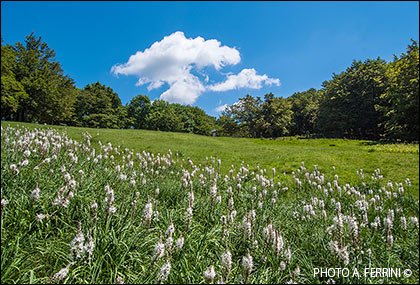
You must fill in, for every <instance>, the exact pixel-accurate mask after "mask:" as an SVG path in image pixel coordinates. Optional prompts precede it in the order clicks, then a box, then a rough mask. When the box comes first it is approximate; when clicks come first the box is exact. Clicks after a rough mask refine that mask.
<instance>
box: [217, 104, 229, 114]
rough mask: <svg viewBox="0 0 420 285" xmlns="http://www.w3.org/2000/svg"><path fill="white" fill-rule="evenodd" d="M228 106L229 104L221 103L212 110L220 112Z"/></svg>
mask: <svg viewBox="0 0 420 285" xmlns="http://www.w3.org/2000/svg"><path fill="white" fill-rule="evenodd" d="M228 107H229V105H228V104H224V105H221V106H217V107H216V108H215V109H214V111H215V112H216V113H221V112H223V111H224V110H226V108H228Z"/></svg>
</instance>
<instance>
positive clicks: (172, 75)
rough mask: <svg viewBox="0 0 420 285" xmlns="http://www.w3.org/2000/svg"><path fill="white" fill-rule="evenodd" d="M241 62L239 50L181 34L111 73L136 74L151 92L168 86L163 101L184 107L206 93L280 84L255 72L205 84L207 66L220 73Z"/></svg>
mask: <svg viewBox="0 0 420 285" xmlns="http://www.w3.org/2000/svg"><path fill="white" fill-rule="evenodd" d="M240 61H241V57H240V54H239V51H238V50H237V49H236V48H232V47H228V46H222V45H221V43H220V42H219V41H218V40H215V39H210V40H204V39H203V38H202V37H196V38H194V39H192V38H186V37H185V35H184V33H183V32H179V31H178V32H175V33H173V34H171V35H169V36H166V37H164V38H163V39H162V40H161V41H159V42H155V43H153V44H152V45H151V46H150V47H149V48H147V49H145V50H144V51H138V52H136V53H135V54H134V55H131V56H130V58H129V59H128V61H127V62H126V63H124V64H116V65H114V66H113V67H112V69H111V72H112V73H114V74H115V75H118V74H122V75H135V76H137V77H138V78H139V79H138V81H137V83H136V85H137V86H140V85H145V84H148V86H147V89H148V90H149V91H150V90H153V89H157V88H160V87H162V86H163V85H164V84H165V83H167V84H168V85H169V88H168V89H167V90H166V91H164V92H163V93H162V94H161V95H160V99H163V100H166V101H168V102H175V103H181V104H193V103H194V102H195V101H196V100H197V98H198V97H199V96H200V95H201V94H202V93H203V92H204V91H206V90H210V91H227V90H231V89H237V88H244V87H247V88H254V89H259V88H261V87H262V84H263V83H265V84H266V85H271V84H276V85H279V80H278V79H272V78H268V76H267V75H257V74H256V71H255V69H243V70H242V71H241V72H240V73H239V74H238V75H229V76H228V77H227V79H226V81H224V82H222V83H216V84H213V85H208V86H206V85H205V84H207V83H208V82H209V78H208V75H207V74H205V73H204V70H203V68H204V67H213V68H214V69H215V70H216V71H219V70H220V69H221V68H223V67H225V66H227V65H236V64H238V63H239V62H240ZM192 70H195V71H196V72H197V73H198V74H201V75H203V77H204V83H203V82H202V80H200V78H199V77H197V76H196V75H194V74H192V73H191V71H192Z"/></svg>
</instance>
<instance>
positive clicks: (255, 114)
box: [217, 40, 419, 142]
mask: <svg viewBox="0 0 420 285" xmlns="http://www.w3.org/2000/svg"><path fill="white" fill-rule="evenodd" d="M217 124H218V125H219V126H220V127H221V132H222V133H223V134H224V135H229V136H243V137H254V138H256V137H281V136H296V135H297V136H312V137H334V138H351V139H373V140H379V139H382V140H394V141H395V140H400V141H411V142H412V141H419V47H418V44H417V42H416V41H413V40H412V42H411V44H410V45H409V46H408V48H407V52H406V53H402V54H401V55H400V56H399V57H398V56H394V60H393V61H392V62H386V61H385V60H383V59H381V58H379V57H378V58H377V59H367V60H365V61H356V60H355V61H353V63H352V64H351V66H350V67H348V68H347V69H346V70H345V71H343V72H341V73H340V74H333V76H332V79H330V80H327V81H324V82H323V84H322V88H321V89H319V90H316V89H314V88H312V89H309V90H307V91H304V92H297V93H295V94H293V95H292V96H290V97H287V98H281V97H274V95H273V94H272V93H269V94H266V95H265V96H264V98H263V99H261V98H260V97H257V98H254V97H252V96H250V95H247V96H245V97H244V98H240V99H239V101H238V102H237V103H235V104H233V105H231V106H229V107H228V108H227V109H226V110H225V111H224V113H222V116H220V117H219V118H218V120H217Z"/></svg>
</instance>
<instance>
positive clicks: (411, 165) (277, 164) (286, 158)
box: [2, 122, 419, 198]
mask: <svg viewBox="0 0 420 285" xmlns="http://www.w3.org/2000/svg"><path fill="white" fill-rule="evenodd" d="M9 124H10V125H11V126H16V125H21V126H25V127H28V128H35V127H36V128H46V127H49V126H44V125H39V124H30V123H16V122H2V126H7V125H9ZM54 128H55V129H57V130H60V131H66V133H67V134H68V135H69V136H70V137H71V138H74V139H76V140H80V139H81V138H82V133H83V132H85V131H87V132H89V133H90V135H91V136H92V139H91V141H92V143H97V142H98V141H101V142H102V143H107V142H111V143H112V144H113V145H121V147H123V148H129V149H133V150H135V151H143V150H145V151H147V152H151V153H154V154H158V153H161V154H162V153H166V152H167V151H168V149H170V150H171V151H172V152H173V153H178V154H179V156H180V157H183V158H185V159H187V158H188V157H189V158H191V159H192V160H193V161H194V163H196V164H200V163H201V164H204V163H205V161H206V158H209V157H210V156H213V157H216V158H220V159H221V160H222V164H221V172H222V173H224V174H227V172H228V171H229V169H230V168H231V166H232V165H234V166H235V167H238V166H240V165H241V162H242V161H243V162H244V163H245V164H246V165H249V168H250V170H255V169H256V167H257V165H260V167H261V168H266V169H267V170H271V169H272V168H276V170H277V176H279V177H280V176H281V175H282V174H283V173H284V172H286V173H289V174H290V173H291V172H292V171H294V170H296V168H298V167H299V166H300V164H301V162H302V161H304V162H305V165H307V166H313V165H317V166H318V169H319V170H320V171H323V172H325V173H326V175H330V176H331V177H332V176H333V175H335V174H338V175H339V176H340V177H341V178H340V179H342V180H343V181H342V182H346V183H354V182H357V181H359V175H358V174H357V171H358V170H360V169H363V171H364V172H365V173H373V172H374V171H375V169H377V168H379V169H380V170H381V173H382V174H383V175H384V177H385V178H386V179H389V180H391V181H396V182H397V181H398V182H402V181H404V180H405V179H406V178H409V179H410V180H411V183H412V185H413V187H412V194H413V195H414V196H415V197H417V198H418V197H419V145H418V144H379V143H377V142H372V141H361V140H346V139H298V138H294V137H291V138H283V139H277V140H272V139H250V138H230V137H207V136H200V135H194V134H187V133H174V132H157V131H148V130H115V129H91V128H77V127H64V126H54ZM333 167H335V171H332V170H333Z"/></svg>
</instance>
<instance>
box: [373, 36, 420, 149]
mask: <svg viewBox="0 0 420 285" xmlns="http://www.w3.org/2000/svg"><path fill="white" fill-rule="evenodd" d="M386 75H387V78H388V86H387V88H386V92H384V93H383V95H382V99H383V103H382V104H381V105H379V106H377V109H378V110H380V111H382V112H383V114H384V116H385V118H386V120H385V121H384V122H383V123H382V125H383V126H384V128H385V137H387V138H390V139H402V140H407V141H419V47H418V44H417V42H416V41H414V40H413V41H412V43H411V45H409V46H408V48H407V53H402V54H401V56H400V58H398V57H395V59H394V61H393V62H391V63H390V64H389V67H388V69H387V72H386Z"/></svg>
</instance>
